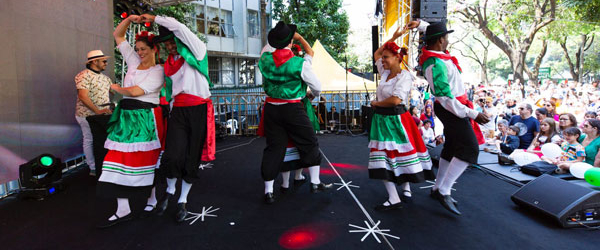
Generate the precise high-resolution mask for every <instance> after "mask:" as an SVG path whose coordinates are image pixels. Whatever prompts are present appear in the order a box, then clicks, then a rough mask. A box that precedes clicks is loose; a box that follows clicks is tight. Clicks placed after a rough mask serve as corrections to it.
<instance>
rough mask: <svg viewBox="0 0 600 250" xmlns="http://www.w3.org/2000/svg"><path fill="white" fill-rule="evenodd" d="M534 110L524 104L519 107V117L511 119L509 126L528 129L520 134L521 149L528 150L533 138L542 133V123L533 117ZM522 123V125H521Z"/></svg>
mask: <svg viewBox="0 0 600 250" xmlns="http://www.w3.org/2000/svg"><path fill="white" fill-rule="evenodd" d="M532 113H533V108H532V107H531V105H530V104H527V103H522V104H520V105H519V115H518V116H517V115H515V116H513V117H511V118H510V121H509V122H508V125H509V126H512V125H516V126H518V127H520V128H521V129H523V128H525V127H526V128H527V131H526V132H525V133H523V132H521V133H520V134H519V141H520V142H519V149H527V148H528V147H529V145H530V144H531V142H532V141H533V138H535V136H536V135H537V134H538V133H539V132H540V122H539V121H538V120H537V119H536V118H534V117H532V116H531V114H532ZM519 123H521V124H519Z"/></svg>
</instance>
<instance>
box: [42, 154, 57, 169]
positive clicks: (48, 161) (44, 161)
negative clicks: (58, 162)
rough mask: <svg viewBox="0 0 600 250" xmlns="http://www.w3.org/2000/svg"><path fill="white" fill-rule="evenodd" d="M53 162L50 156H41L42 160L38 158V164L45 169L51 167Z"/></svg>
mask: <svg viewBox="0 0 600 250" xmlns="http://www.w3.org/2000/svg"><path fill="white" fill-rule="evenodd" d="M53 162H54V159H52V157H50V156H42V158H40V163H42V165H44V166H46V167H49V166H52V163H53Z"/></svg>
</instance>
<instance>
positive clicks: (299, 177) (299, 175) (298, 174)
mask: <svg viewBox="0 0 600 250" xmlns="http://www.w3.org/2000/svg"><path fill="white" fill-rule="evenodd" d="M302 170H304V169H303V168H301V169H297V170H296V171H295V172H294V176H295V177H294V180H299V181H301V180H304V175H302Z"/></svg>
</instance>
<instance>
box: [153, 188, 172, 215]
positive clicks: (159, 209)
mask: <svg viewBox="0 0 600 250" xmlns="http://www.w3.org/2000/svg"><path fill="white" fill-rule="evenodd" d="M171 197H173V195H172V194H170V193H167V192H165V195H163V197H162V198H160V200H159V201H158V204H156V209H155V210H156V214H157V215H163V214H164V213H165V211H166V210H167V206H169V200H170V199H171Z"/></svg>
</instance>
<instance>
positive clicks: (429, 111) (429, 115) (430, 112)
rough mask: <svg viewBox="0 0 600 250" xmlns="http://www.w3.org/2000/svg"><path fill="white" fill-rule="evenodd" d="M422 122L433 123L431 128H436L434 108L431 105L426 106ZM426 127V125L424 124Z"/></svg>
mask: <svg viewBox="0 0 600 250" xmlns="http://www.w3.org/2000/svg"><path fill="white" fill-rule="evenodd" d="M420 119H421V121H425V120H429V121H430V122H431V127H432V128H435V121H434V118H433V108H432V106H430V105H427V106H425V112H423V113H422V114H421V117H420ZM423 125H425V124H423Z"/></svg>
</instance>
